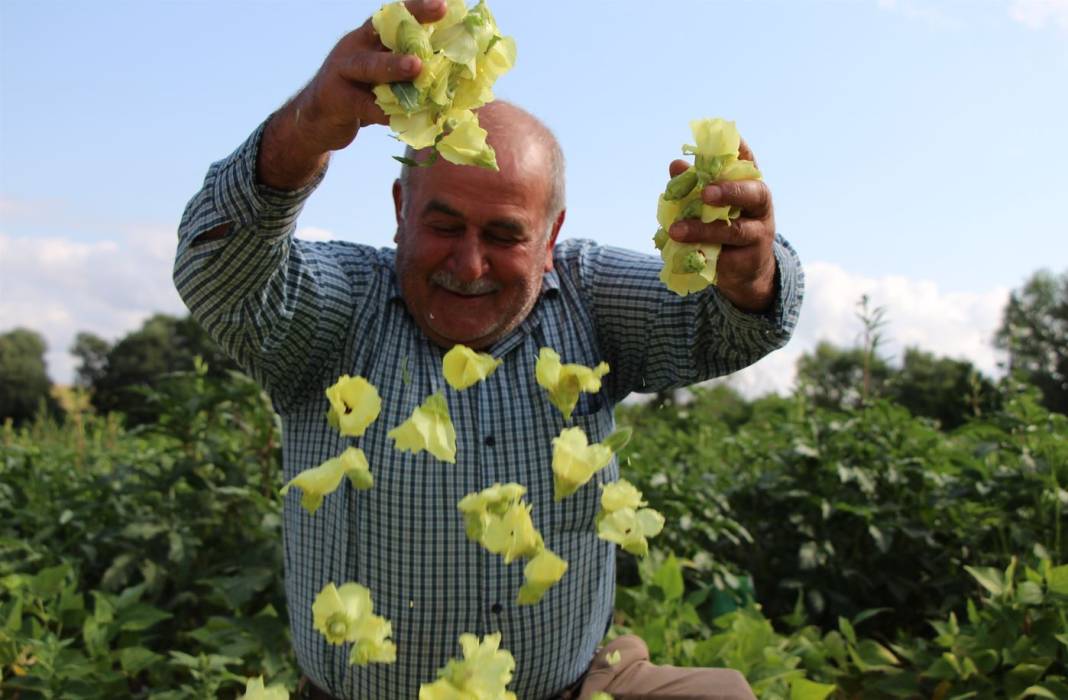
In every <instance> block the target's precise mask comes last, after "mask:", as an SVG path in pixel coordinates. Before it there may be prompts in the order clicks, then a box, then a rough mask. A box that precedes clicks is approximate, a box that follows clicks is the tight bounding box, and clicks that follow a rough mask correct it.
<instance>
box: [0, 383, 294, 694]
mask: <svg viewBox="0 0 1068 700" xmlns="http://www.w3.org/2000/svg"><path fill="white" fill-rule="evenodd" d="M144 400H145V402H146V404H148V405H152V406H155V407H157V408H158V409H159V410H160V411H161V414H162V418H161V420H160V422H159V423H157V424H155V425H153V426H150V427H147V428H143V429H139V430H136V431H133V432H130V433H124V432H122V431H121V429H120V428H119V427H118V425H117V424H116V423H115V422H114V421H108V420H104V419H95V418H92V417H88V416H78V417H77V418H78V420H76V421H72V423H73V425H71V426H65V427H63V426H57V425H54V424H50V423H48V422H47V421H39V422H38V424H37V425H35V426H32V427H30V428H27V429H25V430H22V431H20V432H18V433H16V432H15V431H13V430H11V429H10V428H9V429H8V430H7V432H6V434H5V437H4V444H3V446H2V448H0V456H2V461H0V523H2V525H0V590H3V592H4V602H3V604H2V606H0V666H2V667H4V668H5V669H7V670H5V677H4V679H3V682H4V685H5V687H11V688H16V689H20V690H21V691H23V694H22V695H20V697H30V698H32V697H64V698H66V697H109V698H110V697H118V696H126V695H129V696H133V697H154V698H166V697H196V696H203V697H215V695H216V694H217V692H218V691H219V690H220V689H221V688H223V687H234V688H236V687H237V685H235V683H236V682H240V684H241V685H243V682H244V677H245V675H258V674H260V673H265V674H266V675H268V676H275V675H280V676H282V678H283V679H288V681H289V685H290V686H291V687H292V686H293V685H294V683H295V680H296V669H295V665H294V662H293V659H292V654H291V650H290V644H289V633H288V620H287V617H286V610H285V599H284V591H283V586H282V556H281V535H280V531H281V517H280V501H279V499H278V496H277V492H278V488H279V486H280V485H281V484H280V479H281V473H280V468H279V450H278V444H279V441H278V435H279V433H278V429H277V426H276V423H275V417H274V414H273V413H272V411H271V409H270V405H269V403H268V402H267V401H266V399H265V397H264V396H263V395H262V394H261V393H260V391H259V390H258V389H257V388H256V386H255V385H254V384H253V383H252V382H251V380H249V379H247V378H245V377H243V376H241V375H236V374H235V375H231V376H229V377H227V378H221V379H216V378H209V377H208V376H207V373H206V368H204V367H203V365H199V366H198V368H197V370H196V371H195V372H194V373H191V374H185V375H172V376H170V377H168V378H166V379H164V380H163V381H162V382H160V384H159V385H158V387H157V388H155V389H152V390H146V392H145V394H144ZM160 691H167V692H160Z"/></svg>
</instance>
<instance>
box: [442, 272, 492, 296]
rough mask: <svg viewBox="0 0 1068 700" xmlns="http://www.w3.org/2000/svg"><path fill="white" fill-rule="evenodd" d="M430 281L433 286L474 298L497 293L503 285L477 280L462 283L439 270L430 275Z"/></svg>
mask: <svg viewBox="0 0 1068 700" xmlns="http://www.w3.org/2000/svg"><path fill="white" fill-rule="evenodd" d="M430 281H431V282H432V283H433V284H436V285H438V286H439V287H442V288H444V289H447V290H449V291H450V292H453V293H455V294H466V295H468V296H474V295H476V294H489V293H490V292H496V291H497V290H499V289H500V288H501V285H500V284H498V283H497V282H494V281H492V280H488V279H477V280H473V281H471V282H461V281H460V280H458V279H456V277H455V276H454V275H453V274H452V273H450V272H446V271H445V270H438V271H436V272H434V273H432V274H431V275H430Z"/></svg>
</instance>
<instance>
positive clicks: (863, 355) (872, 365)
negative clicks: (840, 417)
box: [797, 340, 891, 410]
mask: <svg viewBox="0 0 1068 700" xmlns="http://www.w3.org/2000/svg"><path fill="white" fill-rule="evenodd" d="M890 374H891V369H890V365H888V364H887V362H886V360H884V359H883V358H882V357H880V356H878V355H876V354H874V353H869V352H866V351H865V350H864V348H840V347H837V346H835V345H834V344H832V343H829V342H827V341H825V340H823V341H820V343H819V344H818V345H817V346H816V349H815V350H814V351H813V352H811V353H805V354H803V355H802V356H801V357H800V358H798V360H797V388H798V391H799V392H801V393H802V394H803V395H804V396H805V397H807V398H808V399H809V400H810V401H812V402H813V403H814V404H815V405H816V406H819V407H821V408H830V409H839V410H848V409H853V408H857V407H859V406H860V405H861V404H863V403H864V401H865V398H868V399H871V398H874V397H876V396H880V395H881V394H882V390H883V385H884V384H885V383H886V381H887V379H888V378H889V377H890ZM865 395H866V396H865Z"/></svg>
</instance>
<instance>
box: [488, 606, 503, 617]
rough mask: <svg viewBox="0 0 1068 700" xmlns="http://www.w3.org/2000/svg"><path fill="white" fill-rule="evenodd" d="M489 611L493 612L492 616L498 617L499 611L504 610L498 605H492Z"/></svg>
mask: <svg viewBox="0 0 1068 700" xmlns="http://www.w3.org/2000/svg"><path fill="white" fill-rule="evenodd" d="M490 610H492V611H493V614H494V615H500V614H501V610H504V608H502V607H501V604H500V603H494V604H493V607H492V608H490Z"/></svg>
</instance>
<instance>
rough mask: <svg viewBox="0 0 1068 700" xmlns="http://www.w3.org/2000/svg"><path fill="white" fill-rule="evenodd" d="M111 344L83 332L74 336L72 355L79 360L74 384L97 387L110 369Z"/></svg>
mask: <svg viewBox="0 0 1068 700" xmlns="http://www.w3.org/2000/svg"><path fill="white" fill-rule="evenodd" d="M110 351H111V344H110V343H108V341H106V340H104V339H103V338H101V337H100V336H98V335H94V334H92V333H86V332H84V331H83V332H81V333H78V335H76V336H74V343H72V344H71V346H70V354H71V355H74V357H76V358H77V359H78V368H77V370H75V372H76V376H75V378H74V383H75V384H76V385H77V386H80V387H83V388H89V387H92V386H95V385H96V384H97V382H99V381H100V379H101V378H102V377H103V376H104V373H105V372H106V371H107V367H108V352H110Z"/></svg>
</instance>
